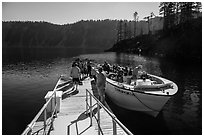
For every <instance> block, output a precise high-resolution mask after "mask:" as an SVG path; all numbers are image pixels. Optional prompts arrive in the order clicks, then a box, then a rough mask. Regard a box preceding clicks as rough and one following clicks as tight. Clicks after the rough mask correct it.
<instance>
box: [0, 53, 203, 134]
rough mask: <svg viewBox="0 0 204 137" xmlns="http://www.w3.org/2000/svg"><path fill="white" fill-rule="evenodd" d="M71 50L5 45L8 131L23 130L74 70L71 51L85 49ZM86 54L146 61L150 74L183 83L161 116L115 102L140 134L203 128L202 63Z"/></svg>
mask: <svg viewBox="0 0 204 137" xmlns="http://www.w3.org/2000/svg"><path fill="white" fill-rule="evenodd" d="M75 51H76V50H75ZM49 52H51V53H49ZM69 52H73V50H72V51H66V50H64V51H56V52H54V51H46V50H45V51H39V52H37V51H36V52H35V51H33V52H31V51H29V52H28V53H27V52H25V51H21V53H22V55H21V56H20V55H17V53H15V51H12V52H8V51H4V50H3V53H4V55H5V54H6V56H3V67H2V70H3V71H2V88H3V90H2V103H3V104H2V120H3V121H2V124H3V134H20V133H22V131H23V129H24V128H25V126H26V125H27V124H28V123H29V122H30V121H31V120H32V119H33V117H34V116H35V115H36V114H37V112H38V111H39V109H40V108H41V107H42V105H43V103H44V102H45V100H44V96H45V94H46V93H47V91H49V90H52V89H53V88H54V85H55V83H56V81H57V78H58V77H59V75H61V74H65V75H69V70H70V67H71V62H72V60H73V59H72V58H70V57H72V56H69V55H73V54H75V55H78V54H80V52H79V53H70V54H69ZM83 52H84V51H83ZM30 55H32V56H30ZM75 55H73V56H75ZM18 56H20V57H19V58H18ZM33 56H34V57H33ZM80 57H81V58H89V59H94V60H96V61H97V62H99V63H104V61H108V62H109V63H111V64H119V65H122V66H131V67H133V66H137V65H139V64H142V65H143V67H144V69H145V70H146V71H147V72H148V73H151V74H155V75H159V76H163V77H165V78H167V79H169V80H172V81H174V82H175V83H176V84H177V85H178V87H179V91H178V93H177V94H176V95H175V96H174V97H172V98H171V99H170V100H169V101H168V102H167V104H166V105H165V107H164V108H163V111H162V112H161V113H160V114H159V115H158V117H157V118H156V119H154V118H151V117H148V116H145V115H143V114H139V113H136V112H132V111H128V110H124V109H121V108H118V107H116V106H114V104H113V107H114V108H115V110H114V111H115V113H116V114H118V117H119V118H120V119H121V121H122V122H124V124H125V125H127V126H128V127H129V128H130V129H131V130H132V131H133V132H134V133H135V134H201V133H202V132H201V129H202V98H201V97H202V92H201V91H202V85H201V83H202V75H201V74H202V67H189V66H181V65H178V64H174V63H171V62H170V61H166V60H160V59H157V58H149V57H143V56H137V55H133V54H118V53H100V54H85V55H80ZM15 58H16V60H15ZM10 60H11V61H10ZM192 93H195V94H196V95H197V97H198V98H199V100H198V102H193V101H192V99H191V94H192ZM138 118H139V119H138Z"/></svg>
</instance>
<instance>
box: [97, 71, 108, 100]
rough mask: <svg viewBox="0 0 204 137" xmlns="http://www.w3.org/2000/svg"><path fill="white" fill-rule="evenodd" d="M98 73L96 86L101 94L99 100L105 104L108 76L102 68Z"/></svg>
mask: <svg viewBox="0 0 204 137" xmlns="http://www.w3.org/2000/svg"><path fill="white" fill-rule="evenodd" d="M98 72H99V73H98V75H97V80H96V86H97V90H98V94H99V100H100V101H101V102H102V103H103V104H104V103H105V86H106V77H105V75H104V74H103V73H102V68H99V69H98Z"/></svg>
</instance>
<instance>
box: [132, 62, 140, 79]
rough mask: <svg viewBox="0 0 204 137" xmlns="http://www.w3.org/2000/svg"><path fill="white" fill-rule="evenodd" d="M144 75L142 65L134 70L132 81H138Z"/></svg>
mask: <svg viewBox="0 0 204 137" xmlns="http://www.w3.org/2000/svg"><path fill="white" fill-rule="evenodd" d="M141 75H142V65H138V66H137V67H135V68H134V69H133V72H132V79H138V78H140V76H141Z"/></svg>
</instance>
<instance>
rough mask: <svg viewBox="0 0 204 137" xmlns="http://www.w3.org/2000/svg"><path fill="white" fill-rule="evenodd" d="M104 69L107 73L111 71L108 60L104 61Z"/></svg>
mask: <svg viewBox="0 0 204 137" xmlns="http://www.w3.org/2000/svg"><path fill="white" fill-rule="evenodd" d="M103 70H104V71H106V72H107V74H109V72H110V66H109V64H108V63H107V62H106V61H105V62H104V65H103Z"/></svg>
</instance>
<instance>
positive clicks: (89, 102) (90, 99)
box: [67, 89, 133, 135]
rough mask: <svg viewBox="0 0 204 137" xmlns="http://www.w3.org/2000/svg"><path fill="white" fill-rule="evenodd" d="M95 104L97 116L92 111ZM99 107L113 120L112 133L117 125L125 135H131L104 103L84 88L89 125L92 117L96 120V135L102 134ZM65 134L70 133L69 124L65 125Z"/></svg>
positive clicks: (91, 122) (115, 133)
mask: <svg viewBox="0 0 204 137" xmlns="http://www.w3.org/2000/svg"><path fill="white" fill-rule="evenodd" d="M93 99H94V100H95V101H96V103H95V104H93ZM94 106H97V117H96V116H95V115H94V113H93V107H94ZM100 108H102V109H104V110H105V112H106V113H107V114H108V115H109V116H110V117H111V119H112V122H113V128H112V130H113V135H117V125H118V126H119V127H120V128H121V129H122V130H123V131H124V132H125V133H126V134H127V135H133V134H132V133H131V132H130V131H129V130H128V129H127V128H126V127H125V126H124V125H123V124H122V123H121V122H120V121H119V120H118V119H117V117H116V116H115V115H114V114H113V113H112V112H111V111H110V110H109V109H108V108H107V107H106V106H105V105H104V104H102V103H101V102H100V101H99V100H98V99H97V98H96V97H95V96H94V95H93V94H92V93H91V92H90V91H89V90H87V89H86V114H87V115H89V117H90V126H92V124H93V117H94V118H95V119H96V121H97V125H98V135H100V134H102V135H103V131H102V128H101V126H100V125H101V124H100ZM67 134H68V135H69V134H70V125H68V127H67Z"/></svg>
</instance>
